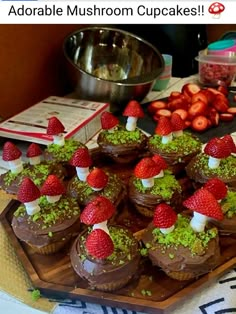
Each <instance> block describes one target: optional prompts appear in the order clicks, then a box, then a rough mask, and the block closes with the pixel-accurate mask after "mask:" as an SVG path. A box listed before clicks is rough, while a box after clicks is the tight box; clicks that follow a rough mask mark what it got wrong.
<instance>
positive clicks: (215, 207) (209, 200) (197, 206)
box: [183, 188, 223, 220]
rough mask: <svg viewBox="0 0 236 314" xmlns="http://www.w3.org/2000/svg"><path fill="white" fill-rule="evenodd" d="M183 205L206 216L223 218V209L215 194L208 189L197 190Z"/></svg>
mask: <svg viewBox="0 0 236 314" xmlns="http://www.w3.org/2000/svg"><path fill="white" fill-rule="evenodd" d="M183 205H184V206H185V207H186V208H188V209H191V210H192V211H196V212H198V213H200V214H202V215H204V216H207V217H211V218H214V219H217V220H222V219H223V212H222V209H221V207H220V205H219V203H218V202H217V200H216V198H215V197H214V195H213V194H212V193H211V192H209V191H208V190H206V189H203V188H201V189H199V190H197V191H196V192H195V193H194V194H193V195H192V196H190V197H189V198H188V199H186V200H185V201H184V202H183Z"/></svg>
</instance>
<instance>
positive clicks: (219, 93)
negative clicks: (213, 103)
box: [206, 87, 223, 98]
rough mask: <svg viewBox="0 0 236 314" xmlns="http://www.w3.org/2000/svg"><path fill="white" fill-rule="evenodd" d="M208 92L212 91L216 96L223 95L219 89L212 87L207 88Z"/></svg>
mask: <svg viewBox="0 0 236 314" xmlns="http://www.w3.org/2000/svg"><path fill="white" fill-rule="evenodd" d="M206 90H208V91H210V92H211V93H212V94H213V95H214V96H216V95H223V94H222V93H221V92H220V91H218V90H217V89H215V88H212V87H207V88H206ZM214 98H215V97H214Z"/></svg>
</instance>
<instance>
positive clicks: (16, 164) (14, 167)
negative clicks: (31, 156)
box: [2, 141, 23, 174]
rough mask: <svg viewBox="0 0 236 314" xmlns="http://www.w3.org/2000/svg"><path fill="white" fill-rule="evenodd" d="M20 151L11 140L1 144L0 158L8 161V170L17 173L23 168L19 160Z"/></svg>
mask: <svg viewBox="0 0 236 314" xmlns="http://www.w3.org/2000/svg"><path fill="white" fill-rule="evenodd" d="M21 155H22V152H21V151H20V150H19V148H18V147H17V146H16V145H15V144H13V143H12V142H9V141H8V142H6V143H5V144H4V145H3V152H2V159H3V160H4V161H7V162H8V166H9V168H10V171H11V172H12V173H14V174H18V173H20V172H21V171H22V170H23V163H22V160H21Z"/></svg>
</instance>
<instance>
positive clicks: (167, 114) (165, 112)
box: [155, 109, 171, 118]
mask: <svg viewBox="0 0 236 314" xmlns="http://www.w3.org/2000/svg"><path fill="white" fill-rule="evenodd" d="M155 116H159V117H161V116H164V117H167V118H170V116H171V111H170V110H167V109H158V110H157V111H156V113H155Z"/></svg>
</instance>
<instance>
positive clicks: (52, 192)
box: [41, 174, 66, 203]
mask: <svg viewBox="0 0 236 314" xmlns="http://www.w3.org/2000/svg"><path fill="white" fill-rule="evenodd" d="M65 191H66V189H65V186H64V185H63V184H62V182H61V180H60V179H59V178H58V177H57V176H56V175H55V174H50V175H49V176H48V177H47V179H46V181H45V182H44V184H43V185H42V187H41V194H42V195H46V198H47V200H48V202H49V203H55V202H57V201H59V199H60V198H61V196H62V194H64V193H65Z"/></svg>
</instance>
